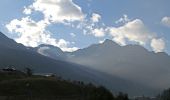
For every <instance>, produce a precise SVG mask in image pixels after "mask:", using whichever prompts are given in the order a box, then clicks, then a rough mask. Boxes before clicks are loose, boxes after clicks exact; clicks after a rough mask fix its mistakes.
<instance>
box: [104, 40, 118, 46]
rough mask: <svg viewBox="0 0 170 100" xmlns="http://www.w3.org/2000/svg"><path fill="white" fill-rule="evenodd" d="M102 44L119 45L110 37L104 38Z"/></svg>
mask: <svg viewBox="0 0 170 100" xmlns="http://www.w3.org/2000/svg"><path fill="white" fill-rule="evenodd" d="M102 44H103V45H110V46H119V45H118V44H117V43H116V42H114V41H112V40H110V39H106V40H105V41H104V42H103V43H102Z"/></svg>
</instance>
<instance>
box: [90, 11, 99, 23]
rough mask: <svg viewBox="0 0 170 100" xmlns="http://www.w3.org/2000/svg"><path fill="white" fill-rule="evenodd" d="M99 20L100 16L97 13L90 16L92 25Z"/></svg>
mask: <svg viewBox="0 0 170 100" xmlns="http://www.w3.org/2000/svg"><path fill="white" fill-rule="evenodd" d="M100 19H101V16H100V15H99V14H97V13H93V14H92V17H91V20H92V22H94V23H96V22H99V20H100Z"/></svg>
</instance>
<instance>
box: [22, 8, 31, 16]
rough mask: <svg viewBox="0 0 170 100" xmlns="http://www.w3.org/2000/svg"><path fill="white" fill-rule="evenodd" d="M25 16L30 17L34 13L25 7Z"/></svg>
mask: <svg viewBox="0 0 170 100" xmlns="http://www.w3.org/2000/svg"><path fill="white" fill-rule="evenodd" d="M23 13H24V14H26V15H29V14H31V13H32V11H31V9H29V8H27V7H24V11H23Z"/></svg>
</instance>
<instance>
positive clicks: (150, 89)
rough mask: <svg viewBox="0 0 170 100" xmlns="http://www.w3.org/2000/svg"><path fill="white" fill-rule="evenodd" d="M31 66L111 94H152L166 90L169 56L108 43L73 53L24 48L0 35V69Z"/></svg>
mask: <svg viewBox="0 0 170 100" xmlns="http://www.w3.org/2000/svg"><path fill="white" fill-rule="evenodd" d="M8 66H14V67H16V68H17V69H22V70H24V68H26V67H31V68H32V69H33V71H34V72H35V73H55V74H57V75H59V76H62V77H63V78H66V79H71V80H80V81H85V82H92V83H94V84H96V85H103V86H105V87H106V88H108V89H110V90H111V91H112V92H118V91H122V92H126V93H129V94H130V95H133V96H134V95H142V94H144V95H154V94H156V93H158V92H159V91H160V90H162V89H164V88H168V87H170V85H169V84H170V78H169V75H170V67H169V66H170V56H169V55H167V54H166V53H154V52H150V51H147V50H146V49H145V48H143V47H141V46H138V45H127V46H119V45H118V44H116V43H114V42H113V41H111V40H105V41H104V42H103V43H101V44H93V45H91V46H89V47H87V48H84V49H79V50H77V51H75V52H63V51H62V50H61V49H60V48H58V47H55V46H51V45H46V44H42V45H40V46H38V47H36V48H31V47H25V46H23V45H22V44H18V43H16V42H15V41H14V40H12V39H9V38H8V37H6V36H5V35H4V34H3V33H0V68H4V67H8Z"/></svg>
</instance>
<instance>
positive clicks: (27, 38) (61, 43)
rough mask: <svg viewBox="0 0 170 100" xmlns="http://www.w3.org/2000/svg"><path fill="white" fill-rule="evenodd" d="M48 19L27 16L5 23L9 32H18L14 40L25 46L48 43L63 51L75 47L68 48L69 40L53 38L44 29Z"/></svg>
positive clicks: (74, 48)
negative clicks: (35, 18) (39, 19)
mask: <svg viewBox="0 0 170 100" xmlns="http://www.w3.org/2000/svg"><path fill="white" fill-rule="evenodd" d="M48 24H49V22H48V21H44V20H42V21H39V22H35V21H33V20H32V19H31V18H29V17H25V18H22V19H21V20H17V19H14V20H12V21H11V22H10V23H9V24H7V25H6V27H7V29H8V30H9V31H10V32H14V33H18V37H17V38H16V39H15V40H16V42H18V43H22V44H24V45H25V46H31V47H36V46H38V45H39V44H50V45H54V46H57V47H60V48H61V49H62V50H63V51H70V50H71V51H73V50H76V47H73V48H69V47H68V45H69V42H67V41H65V40H64V39H59V40H57V39H55V38H53V37H52V36H51V33H50V32H48V31H46V29H45V28H46V27H47V26H48Z"/></svg>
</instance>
